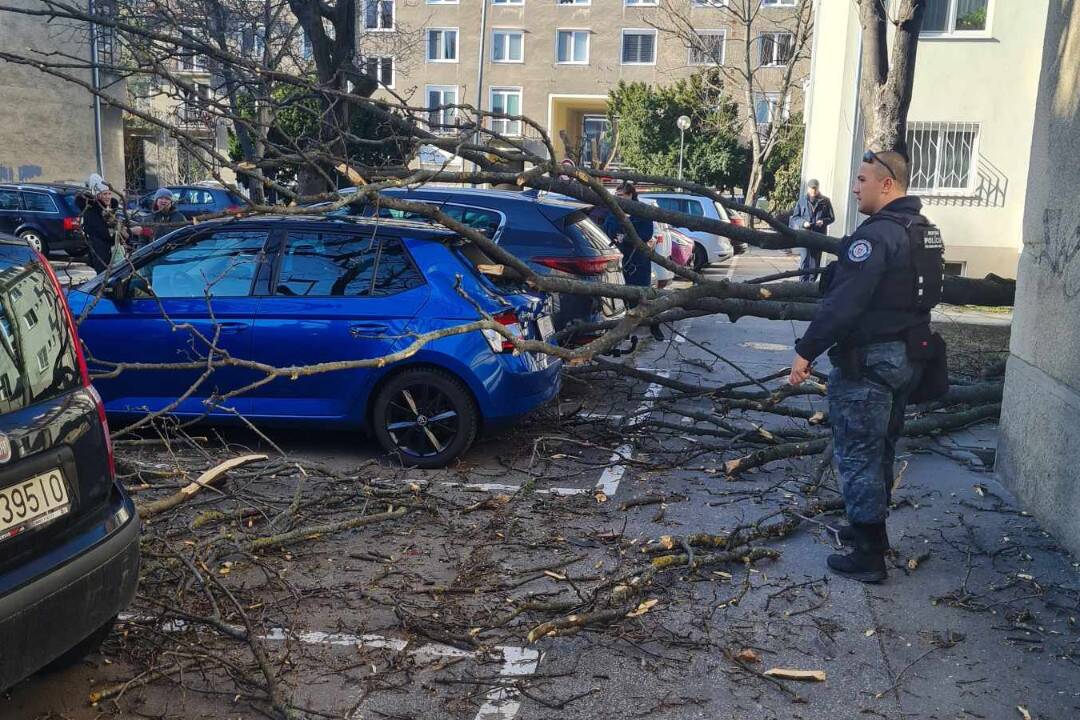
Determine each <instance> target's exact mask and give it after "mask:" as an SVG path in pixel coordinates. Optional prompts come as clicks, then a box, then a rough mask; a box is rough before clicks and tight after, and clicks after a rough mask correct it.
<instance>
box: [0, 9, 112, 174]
mask: <svg viewBox="0 0 1080 720" xmlns="http://www.w3.org/2000/svg"><path fill="white" fill-rule="evenodd" d="M5 5H7V6H8V7H10V8H27V9H37V8H38V7H39V5H40V4H39V3H37V2H35V1H34V0H11V1H10V2H7V3H5ZM97 31H98V32H97V42H96V43H94V44H93V45H92V43H91V38H92V35H91V29H90V27H89V26H87V25H86V24H84V23H75V22H71V21H63V20H56V21H54V22H46V21H45V19H44V18H41V17H35V16H32V15H23V14H20V13H18V12H16V11H14V10H6V11H3V12H2V13H0V47H2V48H3V49H4V51H5V52H7V53H11V54H15V55H20V56H23V57H27V58H35V59H41V58H49V57H51V58H53V61H54V62H56V63H58V64H65V63H67V64H70V61H68V60H66V59H65V58H66V57H67V56H70V57H73V58H82V59H84V60H85V62H86V63H87V64H89V63H90V61H91V59H92V57H93V52H92V51H93V50H96V51H97V55H98V59H99V60H100V61H101V62H103V63H108V62H109V59H110V58H111V57H112V51H113V45H112V42H111V35H110V34H109V33H107V32H104V31H103V30H102V28H97ZM58 53H62V54H58ZM61 71H62V72H65V73H69V74H71V75H72V76H74V79H76V80H78V81H80V82H84V83H86V84H88V85H91V86H93V84H94V82H95V78H94V77H93V74H92V73H91V72H90V71H89V70H85V69H78V68H71V67H68V68H61ZM96 81H97V83H98V86H99V87H101V88H102V89H103V90H104V92H106V93H107V94H108V95H109V96H110V97H122V96H123V95H124V93H125V85H124V82H123V81H122V80H121V79H119V78H117V77H113V76H110V75H109V74H108V73H107V72H101V73H99V74H98V76H97V78H96ZM0 98H2V99H3V101H2V102H0V182H60V181H67V182H78V183H82V182H84V181H85V180H86V178H87V176H88V175H89V174H90V173H92V172H100V173H101V174H102V175H103V176H104V177H105V178H106V179H107V180H108V181H109V182H111V183H113V184H114V185H115V186H117V187H124V144H123V118H122V114H121V112H120V111H119V110H117V109H114V108H111V107H110V106H109V105H108V104H107V103H104V102H103V103H100V104H96V103H95V102H94V95H93V94H92V93H91V92H89V91H88V90H86V89H85V88H84V87H81V86H80V85H77V84H75V83H73V82H69V81H67V80H64V79H62V78H59V77H56V76H53V75H49V74H46V73H44V72H42V71H40V70H38V69H36V68H33V67H30V66H27V65H21V64H18V63H14V62H4V61H2V60H0Z"/></svg>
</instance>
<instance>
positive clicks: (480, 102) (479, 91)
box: [458, 0, 488, 172]
mask: <svg viewBox="0 0 1080 720" xmlns="http://www.w3.org/2000/svg"><path fill="white" fill-rule="evenodd" d="M487 10H488V0H481V1H480V53H479V55H478V56H477V59H476V128H477V129H476V130H474V131H473V144H477V142H476V141H478V140H479V139H480V138H481V137H482V135H481V134H480V127H481V123H483V121H484V118H483V115H482V114H481V111H482V110H483V109H484V53H486V52H487ZM458 40H459V42H460V38H459V39H458ZM473 170H474V171H476V172H480V164H479V163H475V162H474V163H473Z"/></svg>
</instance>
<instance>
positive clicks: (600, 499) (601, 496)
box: [593, 490, 608, 503]
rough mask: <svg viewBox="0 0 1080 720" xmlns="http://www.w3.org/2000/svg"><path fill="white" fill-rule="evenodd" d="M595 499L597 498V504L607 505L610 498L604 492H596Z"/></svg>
mask: <svg viewBox="0 0 1080 720" xmlns="http://www.w3.org/2000/svg"><path fill="white" fill-rule="evenodd" d="M593 497H594V498H596V502H598V503H606V502H607V501H608V496H607V495H605V494H604V491H603V490H597V491H596V492H594V493H593Z"/></svg>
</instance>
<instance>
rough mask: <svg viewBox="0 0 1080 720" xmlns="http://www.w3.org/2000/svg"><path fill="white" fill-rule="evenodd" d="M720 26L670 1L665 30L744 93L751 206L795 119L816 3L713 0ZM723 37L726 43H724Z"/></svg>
mask: <svg viewBox="0 0 1080 720" xmlns="http://www.w3.org/2000/svg"><path fill="white" fill-rule="evenodd" d="M878 4H879V5H880V4H882V3H878ZM707 6H708V8H709V12H710V13H714V14H715V15H716V17H717V18H718V22H717V25H720V26H723V27H726V28H728V31H727V34H726V35H724V36H717V35H714V34H710V33H702V32H701V31H700V29H699V25H700V23H699V22H698V21H697V20H696V18H695V16H694V14H693V10H692V9H690V8H688V7H686V3H682V2H676V0H665V4H664V7H663V10H664V12H663V13H661V15H660V19H659V20H658V21H657V22H655V23H652V24H653V26H654V27H656V28H657V30H659V31H660V32H663V33H665V34H668V35H671V36H673V37H676V38H678V39H679V40H681V41H682V43H683V44H684V45H685V46H686V47H687V49H688V51H689V53H690V57H691V59H692V61H693V62H696V63H698V64H709V65H712V66H713V67H714V69H715V71H714V73H712V74H709V75H705V76H704V77H715V78H717V79H718V80H721V81H723V82H724V83H725V84H726V85H727V87H728V88H730V92H732V93H738V94H739V95H740V96H741V102H740V104H739V110H740V114H741V117H742V120H743V122H742V123H741V127H742V129H743V130H744V135H745V136H746V137H747V139H748V142H749V145H750V169H749V174H748V175H747V177H746V179H745V181H744V182H743V183H742V184H743V186H744V188H745V190H746V202H747V204H751V205H752V204H753V202H754V200H755V199H756V198H757V197H758V195H760V194H761V193H762V185H763V184H764V183H765V182H766V180H765V175H766V172H767V165H768V163H769V161H770V158H771V157H772V155H773V153H774V152H775V151H776V145H777V143H778V142H780V141H781V140H782V139H783V138H784V137H785V133H786V128H787V127H788V126H789V125H790V124H791V122H792V121H791V119H790V118H789V112H790V108H791V107H792V106H793V105H794V106H796V107H797V106H798V105H799V104H800V103H801V95H802V84H803V81H804V80H805V79H806V77H807V75H808V72H807V70H806V64H807V61H808V60H809V58H810V39H811V37H812V34H813V2H812V0H796V2H795V5H794V7H793V8H790V9H789V10H788V12H786V13H785V14H784V15H776V14H775V13H770V12H769V11H767V10H766V9H765V8H764V7H763V3H762V2H761V0H724V2H716V3H707ZM717 37H722V38H723V41H720V42H718V41H717V40H716V38H717Z"/></svg>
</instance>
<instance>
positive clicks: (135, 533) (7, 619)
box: [0, 494, 139, 689]
mask: <svg viewBox="0 0 1080 720" xmlns="http://www.w3.org/2000/svg"><path fill="white" fill-rule="evenodd" d="M115 508H116V509H115V512H114V513H112V514H111V515H110V518H109V520H107V521H105V524H106V525H109V524H110V523H112V524H114V525H115V524H119V523H121V522H122V524H119V526H118V527H115V528H114V529H113V530H112V532H110V533H108V534H107V535H106V537H105V538H104V539H102V540H101V541H99V542H98V543H96V544H95V545H93V546H92V547H91V548H90V549H88V550H85V551H84V552H82V553H81V554H79V555H76V556H75V557H73V558H71V559H70V560H68V561H67V562H66V563H64V564H63V565H60V566H59V567H56V568H54V569H53V570H51V571H50V572H48V573H46V574H44V575H41V576H38V577H37V578H35V579H34V580H32V581H30V582H29V583H27V584H25V585H23V586H21V587H19V588H18V589H17V590H14V591H13V592H10V593H8V594H7V595H4V596H3V597H0V647H2V648H3V652H0V689H2V688H7V687H10V686H11V685H13V684H14V683H17V682H19V681H20V680H22V679H23V678H25V677H28V676H29V675H32V674H33V673H35V672H37V671H38V670H40V669H41V668H42V667H44V666H45V665H47V664H49V663H50V662H52V661H53V660H55V659H56V658H57V657H59V656H60V655H63V654H64V653H65V652H67V651H68V650H70V649H71V648H72V647H74V646H75V645H77V644H78V643H79V642H81V641H82V640H84V639H85V638H87V637H88V636H89V635H90V634H91V633H93V632H94V631H95V630H97V629H98V628H100V627H101V626H103V625H104V624H105V623H107V622H109V621H110V620H111V619H112V618H114V617H116V615H117V614H118V613H119V612H120V611H121V610H123V609H124V608H125V607H127V606H128V604H129V603H130V602H131V600H132V599H133V598H134V597H135V587H136V585H137V583H138V577H139V518H138V516H137V515H136V513H135V506H134V505H133V504H132V503H131V500H130V499H129V498H128V497H127V496H126V495H122V494H121V495H120V502H119V503H118V504H117V505H116V506H115ZM100 530H101V528H100V527H96V528H95V529H94V532H100ZM69 542H70V543H71V544H72V545H77V544H78V542H79V539H74V540H71V541H69Z"/></svg>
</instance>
